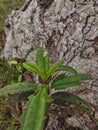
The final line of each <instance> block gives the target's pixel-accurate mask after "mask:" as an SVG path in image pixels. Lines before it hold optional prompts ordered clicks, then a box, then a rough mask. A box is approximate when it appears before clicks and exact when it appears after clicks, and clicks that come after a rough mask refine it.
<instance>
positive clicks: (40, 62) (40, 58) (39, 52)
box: [36, 47, 45, 73]
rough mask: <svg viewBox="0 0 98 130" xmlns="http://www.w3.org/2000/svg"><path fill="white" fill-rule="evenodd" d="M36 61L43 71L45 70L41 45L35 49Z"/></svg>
mask: <svg viewBox="0 0 98 130" xmlns="http://www.w3.org/2000/svg"><path fill="white" fill-rule="evenodd" d="M36 63H37V64H38V65H39V66H40V68H41V69H42V71H43V73H44V71H45V57H44V53H43V49H42V47H40V48H37V49H36Z"/></svg>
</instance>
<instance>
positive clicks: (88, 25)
mask: <svg viewBox="0 0 98 130" xmlns="http://www.w3.org/2000/svg"><path fill="white" fill-rule="evenodd" d="M5 32H6V45H5V48H4V51H3V53H2V55H3V56H5V57H6V58H8V59H12V58H23V57H24V55H25V54H26V52H27V51H28V50H29V49H30V48H31V47H32V46H33V47H34V48H36V47H37V46H43V47H45V48H47V49H48V50H49V52H50V54H51V57H52V62H55V61H57V60H58V59H61V58H65V63H66V64H69V65H71V66H73V67H74V68H76V69H77V70H78V71H79V72H81V73H84V72H85V73H90V74H92V77H93V80H92V81H91V82H89V83H87V82H86V83H84V84H83V86H84V87H81V89H79V90H78V89H71V90H70V91H73V92H75V93H77V94H78V95H80V96H81V97H83V98H84V99H85V100H87V101H88V102H90V103H91V104H92V105H94V107H95V110H96V111H98V1H97V0H68V1H67V0H48V2H47V0H28V1H27V2H26V4H25V5H24V6H23V7H22V8H21V9H20V10H14V11H13V12H12V13H11V14H10V15H9V16H8V18H7V19H6V21H5ZM32 59H34V53H33V52H32V53H30V55H29V56H28V59H27V60H32ZM76 90H77V91H76ZM88 127H89V126H88ZM88 129H89V128H88ZM89 130H90V129H89ZM91 130H92V129H91Z"/></svg>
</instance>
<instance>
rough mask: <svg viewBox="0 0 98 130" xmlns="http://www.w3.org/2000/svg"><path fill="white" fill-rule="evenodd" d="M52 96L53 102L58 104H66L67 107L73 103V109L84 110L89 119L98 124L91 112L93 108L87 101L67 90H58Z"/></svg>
mask: <svg viewBox="0 0 98 130" xmlns="http://www.w3.org/2000/svg"><path fill="white" fill-rule="evenodd" d="M52 98H53V99H54V100H53V102H54V103H56V104H58V105H60V106H66V107H69V106H70V105H73V107H74V109H77V110H82V111H84V112H86V113H87V114H88V115H89V117H90V119H91V120H92V121H93V122H95V123H96V125H98V119H96V118H95V117H94V116H93V115H92V113H93V110H92V108H91V106H90V105H89V103H87V102H86V101H84V100H83V99H82V98H80V97H78V96H76V95H74V94H72V93H69V92H58V93H54V94H53V95H52Z"/></svg>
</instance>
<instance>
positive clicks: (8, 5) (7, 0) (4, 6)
mask: <svg viewBox="0 0 98 130" xmlns="http://www.w3.org/2000/svg"><path fill="white" fill-rule="evenodd" d="M25 1H26V0H17V1H15V0H0V34H1V35H2V33H3V32H4V21H5V19H6V17H7V15H8V14H10V13H11V11H12V10H13V9H17V8H20V7H21V6H22V5H23V4H24V3H25Z"/></svg>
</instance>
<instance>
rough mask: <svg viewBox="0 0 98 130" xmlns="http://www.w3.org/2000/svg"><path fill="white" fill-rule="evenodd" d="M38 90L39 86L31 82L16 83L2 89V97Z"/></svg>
mask: <svg viewBox="0 0 98 130" xmlns="http://www.w3.org/2000/svg"><path fill="white" fill-rule="evenodd" d="M36 88H37V86H36V85H35V84H33V83H29V82H22V83H14V84H11V85H7V86H5V87H3V88H1V89H0V96H5V95H8V94H16V93H22V92H27V91H32V90H34V89H36Z"/></svg>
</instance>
